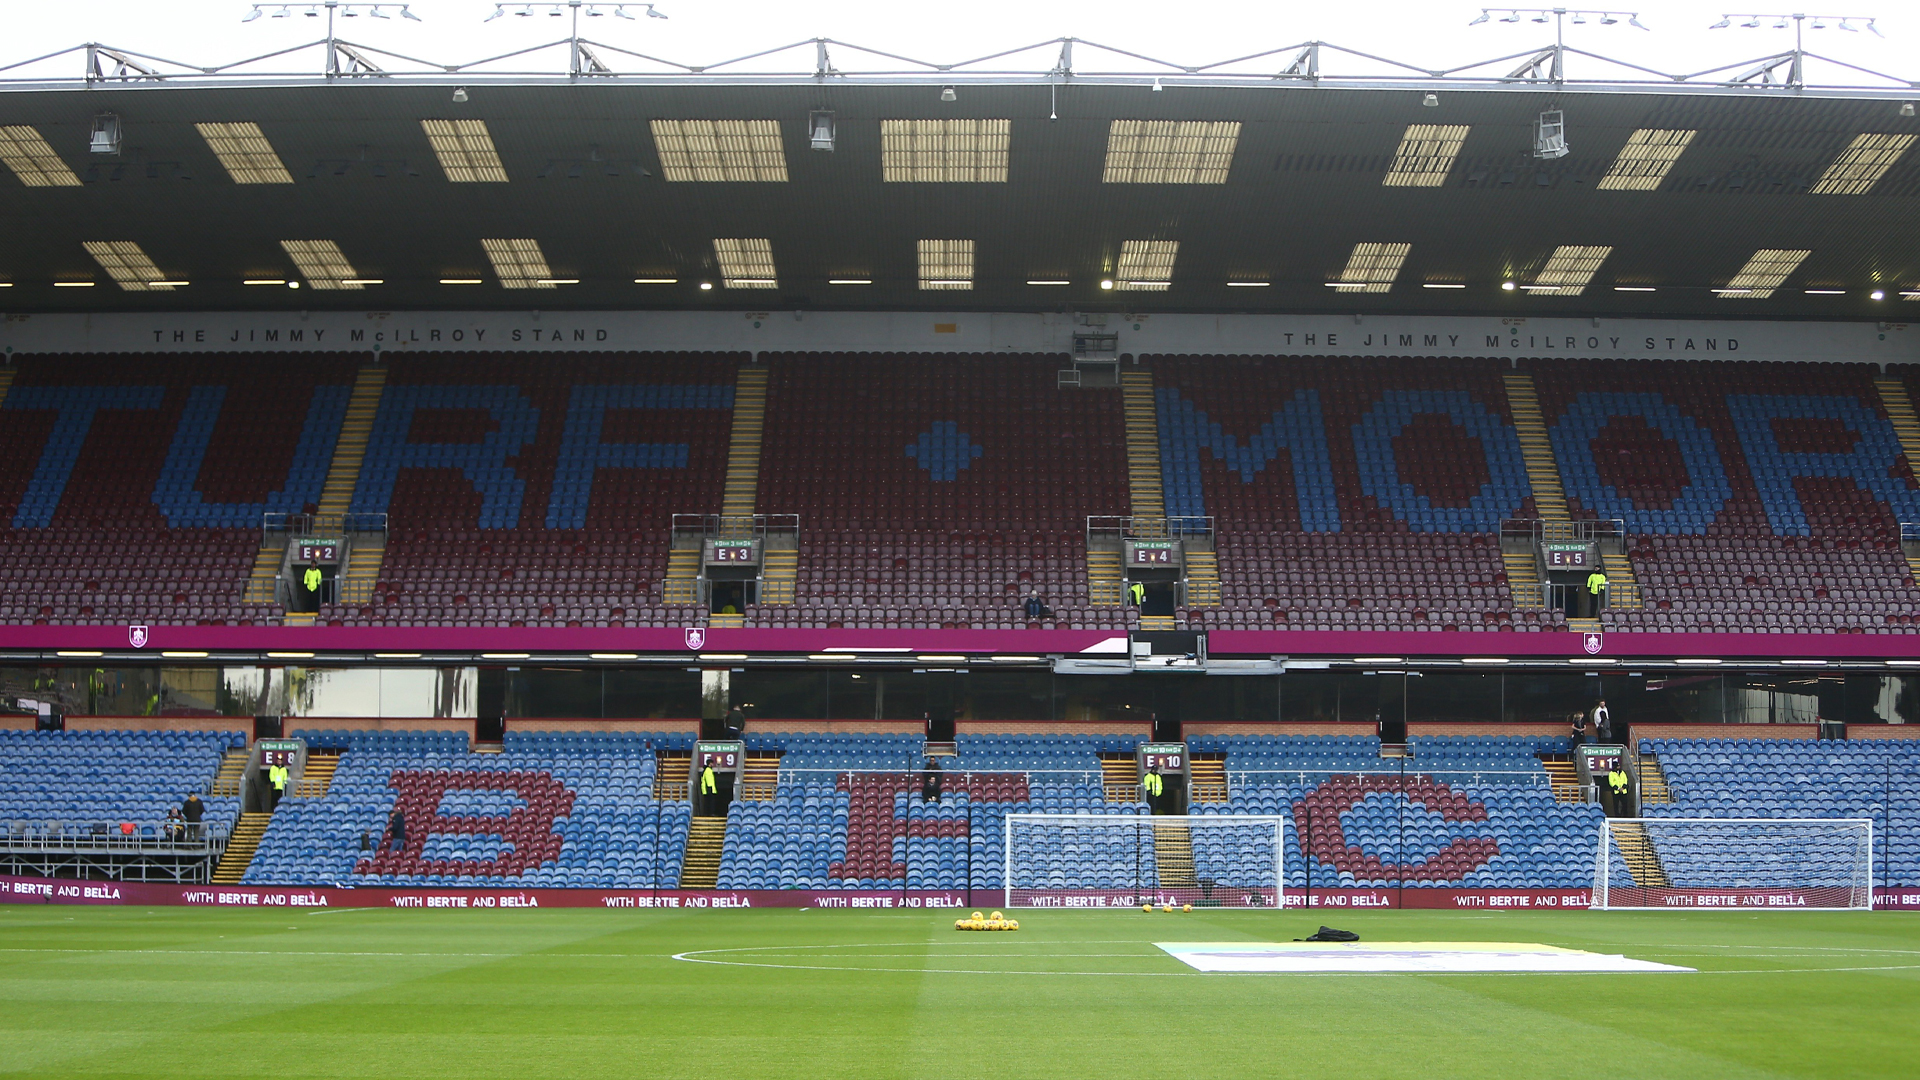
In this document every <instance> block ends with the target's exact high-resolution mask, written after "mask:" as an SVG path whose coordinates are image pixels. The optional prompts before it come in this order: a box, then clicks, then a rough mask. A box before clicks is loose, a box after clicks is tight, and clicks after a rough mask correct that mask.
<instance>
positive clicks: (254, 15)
mask: <svg viewBox="0 0 1920 1080" xmlns="http://www.w3.org/2000/svg"><path fill="white" fill-rule="evenodd" d="M264 14H266V13H265V12H263V11H261V10H260V9H259V8H254V9H253V10H252V11H249V12H247V17H246V18H244V19H241V20H240V21H241V22H252V21H253V20H255V19H257V18H259V17H260V16H261V15H264Z"/></svg>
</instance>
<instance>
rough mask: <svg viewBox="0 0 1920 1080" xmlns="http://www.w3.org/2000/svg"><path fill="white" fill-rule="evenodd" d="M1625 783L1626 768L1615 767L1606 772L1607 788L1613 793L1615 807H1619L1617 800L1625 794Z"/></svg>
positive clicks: (1626, 781) (1621, 766)
mask: <svg viewBox="0 0 1920 1080" xmlns="http://www.w3.org/2000/svg"><path fill="white" fill-rule="evenodd" d="M1627 783H1628V780H1627V770H1626V766H1624V765H1615V766H1614V767H1613V768H1611V769H1609V770H1607V787H1608V788H1609V789H1610V790H1612V792H1613V797H1614V800H1615V805H1616V806H1618V805H1619V802H1618V800H1619V799H1620V797H1621V796H1623V795H1625V794H1626V793H1627Z"/></svg>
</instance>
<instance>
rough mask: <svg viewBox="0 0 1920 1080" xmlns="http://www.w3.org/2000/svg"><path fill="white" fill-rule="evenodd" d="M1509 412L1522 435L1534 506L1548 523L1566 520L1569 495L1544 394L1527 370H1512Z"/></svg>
mask: <svg viewBox="0 0 1920 1080" xmlns="http://www.w3.org/2000/svg"><path fill="white" fill-rule="evenodd" d="M1503 378H1504V379H1505V381H1506V384H1507V410H1508V411H1509V412H1511V413H1512V414H1513V428H1514V432H1515V433H1516V434H1517V435H1519V436H1520V456H1521V457H1522V458H1523V459H1524V460H1525V461H1526V465H1527V484H1528V485H1529V486H1530V487H1532V488H1533V507H1534V510H1535V511H1536V512H1537V513H1539V515H1540V516H1541V517H1542V518H1544V519H1546V520H1548V521H1566V520H1568V518H1569V515H1568V514H1567V492H1566V488H1565V487H1564V486H1563V485H1562V484H1561V483H1560V464H1559V462H1557V461H1555V460H1554V456H1553V443H1552V442H1550V441H1549V440H1548V439H1547V418H1546V417H1545V416H1544V415H1542V414H1541V412H1540V395H1539V393H1538V392H1537V391H1536V390H1535V389H1534V386H1533V376H1532V375H1531V374H1529V373H1527V372H1524V371H1509V372H1507V373H1506V375H1505V376H1504V377H1503Z"/></svg>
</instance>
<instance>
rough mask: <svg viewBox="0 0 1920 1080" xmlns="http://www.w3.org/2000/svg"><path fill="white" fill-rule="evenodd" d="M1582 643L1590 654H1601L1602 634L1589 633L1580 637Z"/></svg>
mask: <svg viewBox="0 0 1920 1080" xmlns="http://www.w3.org/2000/svg"><path fill="white" fill-rule="evenodd" d="M1580 645H1581V647H1582V648H1584V649H1586V650H1587V655H1588V656H1598V655H1600V635H1599V634H1587V635H1585V636H1584V637H1582V638H1581V639H1580Z"/></svg>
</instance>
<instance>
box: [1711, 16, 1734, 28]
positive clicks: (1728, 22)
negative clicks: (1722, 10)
mask: <svg viewBox="0 0 1920 1080" xmlns="http://www.w3.org/2000/svg"><path fill="white" fill-rule="evenodd" d="M1732 25H1733V16H1731V15H1722V16H1720V21H1719V22H1717V23H1714V24H1713V25H1712V26H1709V27H1707V29H1709V30H1725V29H1726V28H1727V27H1729V26H1732Z"/></svg>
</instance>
